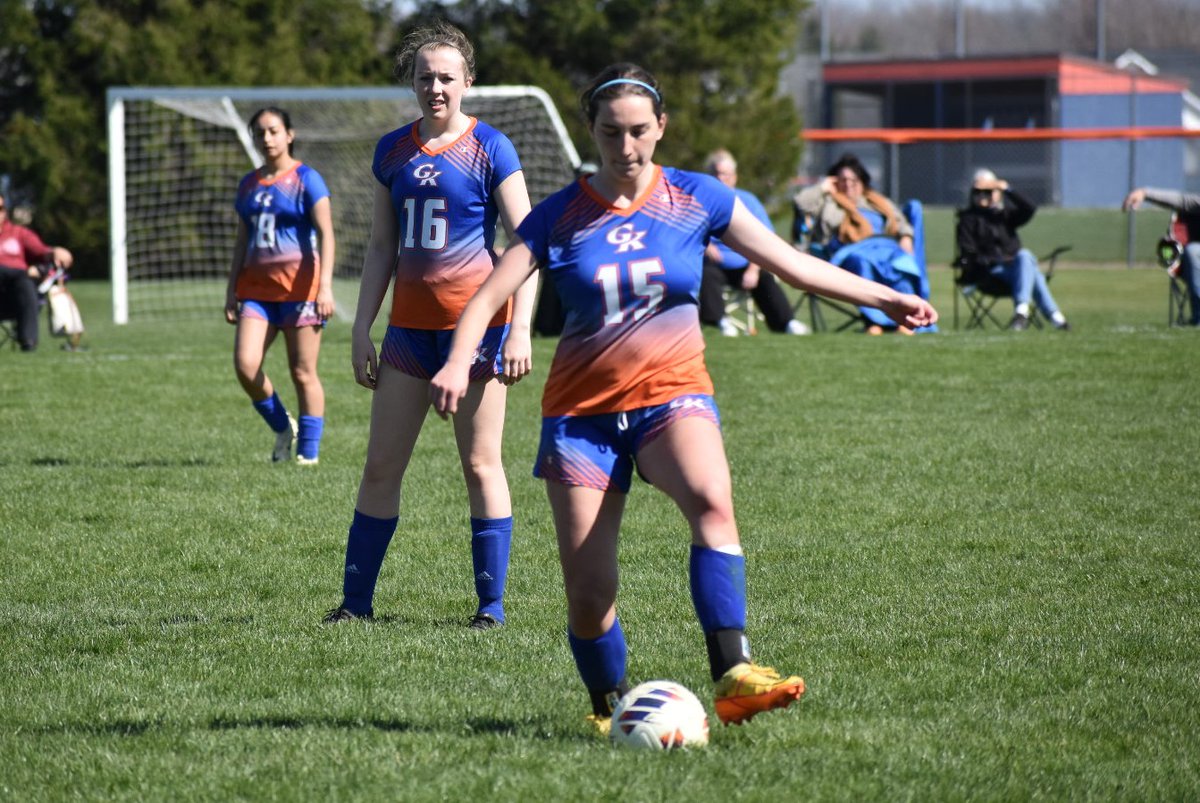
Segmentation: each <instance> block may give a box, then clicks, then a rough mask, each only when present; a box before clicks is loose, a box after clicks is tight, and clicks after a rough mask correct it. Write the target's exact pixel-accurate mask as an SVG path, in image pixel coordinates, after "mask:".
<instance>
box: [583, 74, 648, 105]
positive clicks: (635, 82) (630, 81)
mask: <svg viewBox="0 0 1200 803" xmlns="http://www.w3.org/2000/svg"><path fill="white" fill-rule="evenodd" d="M617 84H633V85H634V86H640V87H641V88H642V89H647V90H649V91H650V94H651V95H653V96H654V99H655V100H657V101H658V102H659V103H662V97H661V96H660V95H659V94H658V90H657V89H655V88H654V87H652V86H650V85H649V84H648V83H646V82H645V81H639V80H637V79H636V78H614V79H612V80H611V81H605V82H604V83H602V84H601V85H600V86H598V87H596V88H595V89H593V90H592V97H593V98H594V97H596V93H598V92H599V91H600V90H601V89H608V88H609V87H610V86H616V85H617Z"/></svg>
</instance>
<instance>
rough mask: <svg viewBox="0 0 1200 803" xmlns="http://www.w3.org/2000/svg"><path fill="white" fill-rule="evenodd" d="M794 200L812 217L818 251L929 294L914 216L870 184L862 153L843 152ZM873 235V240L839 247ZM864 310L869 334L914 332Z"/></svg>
mask: <svg viewBox="0 0 1200 803" xmlns="http://www.w3.org/2000/svg"><path fill="white" fill-rule="evenodd" d="M793 201H794V203H795V207H796V210H795V211H796V215H797V217H798V218H800V219H803V220H805V221H808V223H807V227H808V229H809V231H808V234H809V249H810V250H811V251H812V252H813V253H815V254H817V255H818V256H821V257H823V258H825V259H829V260H831V261H833V262H834V264H837V265H839V266H840V267H842V268H845V269H846V270H849V271H851V272H852V273H857V274H858V275H860V276H863V277H864V278H868V279H871V280H873V281H877V282H880V283H881V284H885V285H887V286H889V287H892V288H894V289H896V290H898V291H899V292H902V293H913V294H915V295H920V296H922V297H926V298H927V297H928V293H927V292H924V293H923V292H922V289H923V287H924V285H925V281H924V276H925V272H924V268H923V266H922V265H921V264H919V263H918V261H917V259H916V257H915V254H914V248H913V235H914V229H913V224H912V222H911V221H909V220H908V219H907V218H906V217H905V216H904V214H903V213H902V212H901V211H900V210H899V209H898V208H897V206H896V204H894V203H893V202H892V201H891V200H889V199H888V198H887V197H886V196H885V195H883V194H882V193H879V192H877V191H875V190H873V189H872V188H871V174H870V173H868V172H867V169H866V167H864V166H863V163H862V162H861V161H860V160H859V159H858V157H857V156H855V155H854V154H851V153H847V154H843V155H842V157H841V158H840V159H838V160H837V162H835V163H834V164H833V166H832V167H830V168H829V174H828V175H827V176H826V177H825V178H824V179H823V180H822V181H821V183H820V184H814V185H813V186H811V187H806V188H805V189H803V190H801V191H800V192H799V193H798V194H797V195H796V196H795V198H794V199H793ZM871 238H875V239H873V240H871V242H870V244H869V245H865V246H864V247H862V248H854V249H851V250H850V251H846V252H841V253H839V252H840V251H841V249H843V248H846V247H848V246H855V245H858V244H859V243H863V242H864V241H867V240H869V239H871ZM888 240H890V242H888ZM862 312H863V315H864V317H865V319H866V320H867V322H868V326H867V332H868V333H870V334H880V333H882V332H883V331H884V330H885V329H891V330H894V331H898V332H901V333H903V334H912V330H910V329H908V328H907V327H904V326H900V327H896V326H895V324H894V323H892V321H891V320H890V319H888V318H887V317H886V316H885V315H883V314H882V313H880V312H878V311H877V310H870V309H863V310H862Z"/></svg>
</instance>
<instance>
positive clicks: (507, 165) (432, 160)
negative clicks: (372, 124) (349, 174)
mask: <svg viewBox="0 0 1200 803" xmlns="http://www.w3.org/2000/svg"><path fill="white" fill-rule="evenodd" d="M520 169H521V162H520V160H519V159H518V158H517V150H516V148H514V147H513V144H512V142H510V141H509V139H508V137H506V136H504V134H501V133H500V132H499V131H497V130H496V129H494V128H492V127H491V126H490V125H488V124H487V123H481V122H479V121H478V120H476V119H475V118H473V117H472V118H471V124H470V126H468V128H467V130H466V131H465V132H463V134H462V136H460V137H459V138H458V139H456V140H455V141H454V142H452V143H450V144H449V145H446V146H444V147H441V148H437V149H436V150H435V149H431V148H429V147H427V146H426V145H425V143H424V142H422V141H421V137H420V132H419V128H418V125H417V123H410V124H409V125H406V126H404V127H403V128H398V129H396V130H395V131H392V132H391V133H389V134H386V135H384V136H383V137H382V138H381V139H380V140H379V144H378V145H377V146H376V147H375V159H374V162H373V164H372V170H373V171H374V173H375V178H377V179H378V180H379V182H380V183H381V184H383V186H385V187H387V188H388V190H389V192H390V193H391V196H392V206H393V207H394V208H395V211H396V225H397V231H398V234H399V249H398V252H397V255H396V280H395V284H394V286H393V288H392V313H391V318H390V323H391V325H392V326H403V327H408V328H411V329H453V328H454V325H455V324H456V323H458V318H459V316H460V315H461V314H462V311H463V308H464V307H466V305H467V301H469V300H470V298H471V296H472V295H474V294H475V291H476V290H478V289H479V286H480V285H481V284H483V281H484V279H486V278H487V277H488V275H489V274H490V273H491V272H492V269H493V268H494V267H495V252H494V251H493V246H494V245H495V239H496V220H497V218H498V216H499V207H498V206H497V203H496V189H497V188H498V187H499V186H500V185H501V184H502V183H503V182H504V180H505V179H507V178H508V177H509V176H511V175H512V174H513V173H516V172H517V171H519V170H520ZM510 309H511V303H510V304H506V305H505V307H504V308H503V309H502V310H500V311H499V312H497V313H496V317H495V318H494V319H493V321H492V325H500V324H504V323H507V322H508V320H509V316H510V314H511V311H510Z"/></svg>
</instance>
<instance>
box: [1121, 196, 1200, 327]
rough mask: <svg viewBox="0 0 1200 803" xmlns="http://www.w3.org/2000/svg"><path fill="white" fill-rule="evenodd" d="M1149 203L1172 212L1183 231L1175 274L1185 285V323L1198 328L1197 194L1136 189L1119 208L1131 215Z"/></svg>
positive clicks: (1199, 201)
mask: <svg viewBox="0 0 1200 803" xmlns="http://www.w3.org/2000/svg"><path fill="white" fill-rule="evenodd" d="M1143 201H1149V202H1150V203H1152V204H1155V205H1156V206H1161V207H1164V208H1166V209H1170V210H1171V211H1173V212H1175V213H1176V214H1177V215H1178V217H1179V221H1180V222H1181V223H1183V225H1184V226H1185V227H1186V228H1187V237H1188V241H1187V244H1186V245H1184V247H1183V253H1182V254H1180V258H1179V275H1180V276H1181V277H1182V278H1183V283H1184V284H1185V285H1187V292H1188V308H1189V309H1190V310H1191V316H1190V318H1189V321H1188V322H1189V323H1190V324H1191V325H1192V326H1200V195H1193V194H1190V193H1184V192H1176V191H1174V190H1161V189H1155V188H1153V187H1139V188H1138V189H1136V190H1134V191H1133V192H1131V193H1129V195H1127V196H1126V197H1125V202H1124V203H1123V204H1122V205H1121V208H1122V209H1124V210H1125V211H1126V212H1132V211H1133V210H1135V209H1137V208H1138V207H1139V206H1141V205H1142V202H1143Z"/></svg>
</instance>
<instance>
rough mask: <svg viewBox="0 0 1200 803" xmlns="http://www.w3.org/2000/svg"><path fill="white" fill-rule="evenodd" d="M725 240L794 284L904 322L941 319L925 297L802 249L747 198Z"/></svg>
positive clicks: (924, 322) (914, 324)
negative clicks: (748, 205)
mask: <svg viewBox="0 0 1200 803" xmlns="http://www.w3.org/2000/svg"><path fill="white" fill-rule="evenodd" d="M721 240H722V242H724V243H726V244H727V245H729V246H730V247H731V248H733V249H734V250H735V251H737V252H738V253H739V254H741V255H742V256H744V257H746V259H748V260H750V261H751V262H756V263H758V264H759V265H761V266H762V267H763V269H765V270H769V271H770V272H771V273H774V274H775V275H776V276H778V277H779V278H780V279H782V280H783V281H785V282H787V283H788V284H790V285H791V286H792V287H796V288H799V289H801V290H808V291H811V292H813V293H817V294H819V295H823V296H829V297H830V298H836V299H839V300H841V301H848V302H850V303H851V304H855V305H858V306H863V307H876V308H877V309H881V310H883V311H884V312H885V313H887V315H888V317H890V318H891V319H892V320H894V321H895V322H896V323H898V324H903V325H904V326H910V327H912V328H914V329H915V328H918V327H921V326H929V325H930V324H933V323H936V322H937V319H938V315H937V310H935V309H934V308H933V306H932V305H931V304H930V303H929V302H928V301H926V300H925V299H923V298H920V297H919V296H915V295H909V294H905V293H897V292H896V291H895V290H893V289H892V288H890V287H887V286H885V285H882V284H879V283H878V282H872V281H869V280H867V279H863V278H862V277H860V276H855V275H854V274H853V273H850V272H849V271H844V270H842V269H841V268H837V267H835V266H833V265H830V264H829V263H828V262H826V261H825V260H823V259H818V258H816V257H814V256H811V255H809V254H805V253H801V252H800V251H797V250H796V249H794V248H792V247H791V246H790V245H788V244H787V243H786V242H784V241H783V240H782V239H781V238H780V237H779V236H778V235H776V234H775V232H773V231H771V230H770V229H768V228H767V227H766V226H764V225H763V224H762V223H761V222H759V220H758V219H757V218H755V217H754V215H752V214H751V213H750V212H749V211H748V210H747V209H746V207H745V206H743V205H742V202H741V201H737V202H736V203H735V205H734V210H733V218H732V219H731V220H730V222H729V227H728V228H727V229H726V230H725V233H724V234H723V235H721Z"/></svg>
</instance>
